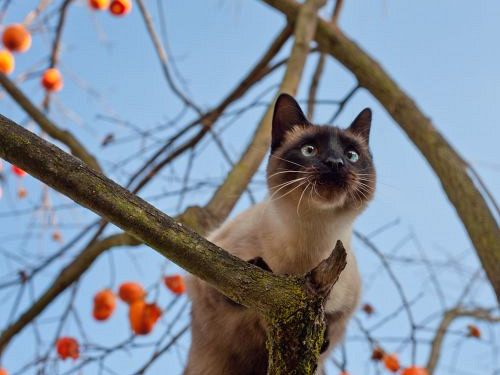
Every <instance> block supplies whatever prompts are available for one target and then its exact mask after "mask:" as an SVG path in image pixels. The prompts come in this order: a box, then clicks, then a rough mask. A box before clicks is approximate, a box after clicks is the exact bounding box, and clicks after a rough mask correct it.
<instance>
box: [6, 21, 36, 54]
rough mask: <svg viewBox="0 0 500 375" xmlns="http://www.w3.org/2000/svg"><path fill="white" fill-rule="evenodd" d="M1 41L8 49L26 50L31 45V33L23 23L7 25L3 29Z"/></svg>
mask: <svg viewBox="0 0 500 375" xmlns="http://www.w3.org/2000/svg"><path fill="white" fill-rule="evenodd" d="M2 42H3V45H4V46H5V48H7V49H8V50H9V51H12V52H26V51H27V50H28V49H29V48H30V47H31V34H30V33H29V31H28V30H26V29H25V27H24V26H23V25H20V24H14V25H9V26H7V27H6V28H5V30H4V31H3V34H2Z"/></svg>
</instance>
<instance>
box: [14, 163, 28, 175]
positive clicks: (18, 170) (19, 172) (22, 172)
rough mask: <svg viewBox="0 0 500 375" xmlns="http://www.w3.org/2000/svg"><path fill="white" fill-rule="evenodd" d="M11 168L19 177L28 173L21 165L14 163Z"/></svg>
mask: <svg viewBox="0 0 500 375" xmlns="http://www.w3.org/2000/svg"><path fill="white" fill-rule="evenodd" d="M11 170H12V173H14V174H15V175H16V176H18V177H24V176H26V175H27V173H26V172H25V171H23V170H22V169H21V168H19V167H16V166H15V165H13V166H12V167H11Z"/></svg>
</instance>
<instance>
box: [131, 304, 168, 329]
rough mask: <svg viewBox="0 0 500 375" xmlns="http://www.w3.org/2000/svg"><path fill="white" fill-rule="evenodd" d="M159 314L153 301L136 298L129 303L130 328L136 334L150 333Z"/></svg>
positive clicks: (159, 311) (158, 309)
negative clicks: (147, 301) (148, 301)
mask: <svg viewBox="0 0 500 375" xmlns="http://www.w3.org/2000/svg"><path fill="white" fill-rule="evenodd" d="M160 316H161V310H160V308H159V307H158V306H157V305H156V304H155V303H146V302H145V301H144V300H137V301H135V302H133V303H132V304H131V305H130V310H129V320H130V328H132V331H133V332H134V333H135V334H136V335H147V334H148V333H150V332H151V331H152V330H153V328H154V326H155V324H156V322H157V321H158V319H159V318H160Z"/></svg>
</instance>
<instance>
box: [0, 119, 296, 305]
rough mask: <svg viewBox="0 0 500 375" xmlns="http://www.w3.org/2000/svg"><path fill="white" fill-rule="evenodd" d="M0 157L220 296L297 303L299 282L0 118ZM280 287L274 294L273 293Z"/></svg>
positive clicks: (247, 302)
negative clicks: (245, 257)
mask: <svg viewBox="0 0 500 375" xmlns="http://www.w3.org/2000/svg"><path fill="white" fill-rule="evenodd" d="M0 156H1V157H2V158H4V159H6V160H7V161H9V162H11V163H14V164H16V165H18V166H19V167H20V168H22V169H24V170H26V171H27V172H28V173H30V174H31V175H33V176H34V177H36V178H38V179H39V180H41V181H43V182H44V183H45V184H47V185H48V186H51V187H52V188H54V189H55V190H57V191H59V192H60V193H62V194H64V195H66V196H68V197H69V198H71V199H73V200H74V201H75V202H77V203H78V204H80V205H82V206H84V207H86V208H88V209H90V210H92V211H94V212H95V213H97V214H98V215H99V216H101V217H103V218H105V219H106V220H108V221H109V222H111V223H113V224H115V225H117V226H118V227H120V228H122V229H123V230H125V231H127V232H128V233H130V234H131V235H132V236H134V237H136V238H137V239H138V240H140V241H142V242H144V243H145V244H147V245H149V246H150V247H152V248H154V249H155V250H157V251H158V252H159V253H160V254H162V255H164V256H165V257H167V258H169V259H170V260H172V261H173V262H175V263H177V264H178V265H179V266H181V267H182V268H184V269H186V270H187V271H189V272H191V273H192V274H194V275H196V276H198V277H200V278H201V279H203V280H205V281H207V282H209V283H210V284H212V285H214V286H216V287H217V288H218V289H219V290H220V291H221V292H222V293H224V294H225V295H227V296H229V297H230V298H232V299H233V300H235V301H237V302H238V303H241V304H243V305H245V306H248V307H253V308H254V309H256V310H257V311H260V312H263V313H269V312H271V311H272V310H273V308H274V307H275V306H276V301H281V302H286V304H287V305H289V306H294V305H297V303H298V299H297V293H298V290H300V287H299V285H300V283H299V282H298V279H297V278H294V277H280V276H277V275H274V274H271V273H269V272H265V271H263V270H261V269H260V268H258V267H255V266H253V265H250V264H248V263H247V262H243V261H241V260H240V259H239V258H237V257H235V256H233V255H230V254H229V253H227V252H225V251H224V250H222V249H220V248H219V247H217V246H215V245H214V244H212V243H210V242H208V241H207V240H205V239H204V238H202V237H201V236H200V235H198V234H196V233H194V232H192V231H190V230H189V229H187V228H186V227H185V226H183V225H182V224H179V223H177V222H175V221H174V220H173V219H172V218H171V217H169V216H167V215H165V214H163V213H162V212H160V211H158V210H157V209H155V208H154V207H153V206H151V205H150V204H148V203H147V202H145V201H143V200H142V199H141V198H139V197H137V196H134V195H132V194H131V193H130V192H128V191H127V190H125V189H124V188H122V187H121V186H119V185H117V184H116V183H114V182H113V181H111V180H110V179H108V178H107V177H105V176H104V175H102V174H100V173H99V172H97V171H95V170H93V169H91V168H89V167H88V166H87V165H85V164H84V163H82V162H81V161H80V160H78V159H76V158H74V157H72V156H70V155H68V154H66V153H65V152H63V151H62V150H60V149H59V148H57V147H56V146H54V145H52V144H50V143H48V142H47V141H45V140H43V139H41V138H39V137H37V136H36V135H35V134H33V133H31V132H29V131H28V130H26V129H24V128H23V127H21V126H19V125H17V124H15V123H13V122H12V121H10V120H9V119H7V118H5V117H3V116H1V117H0ZM279 289H281V290H280V291H279V292H278V290H279Z"/></svg>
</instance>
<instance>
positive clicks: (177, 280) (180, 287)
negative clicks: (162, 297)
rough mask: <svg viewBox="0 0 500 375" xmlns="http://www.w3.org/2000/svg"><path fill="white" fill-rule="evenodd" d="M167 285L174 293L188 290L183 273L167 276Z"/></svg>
mask: <svg viewBox="0 0 500 375" xmlns="http://www.w3.org/2000/svg"><path fill="white" fill-rule="evenodd" d="M163 281H164V282H165V286H166V287H167V288H168V289H169V290H170V291H171V292H172V293H174V294H177V295H181V294H183V293H184V292H185V291H186V283H185V282H184V278H183V277H182V276H181V275H172V276H165V277H164V278H163Z"/></svg>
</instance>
